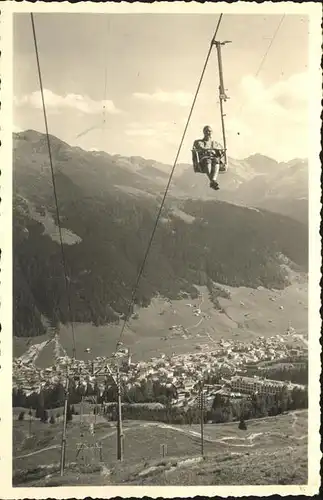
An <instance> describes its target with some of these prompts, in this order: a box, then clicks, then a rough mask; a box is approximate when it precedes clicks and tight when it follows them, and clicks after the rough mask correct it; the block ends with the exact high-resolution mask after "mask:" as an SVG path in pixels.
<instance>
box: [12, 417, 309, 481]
mask: <svg viewBox="0 0 323 500" xmlns="http://www.w3.org/2000/svg"><path fill="white" fill-rule="evenodd" d="M60 431H61V425H58V424H56V425H53V426H50V425H45V424H41V423H39V422H34V432H36V436H37V437H34V438H27V435H28V423H27V422H14V455H15V456H16V457H17V456H21V455H26V454H28V453H32V452H34V451H35V450H36V449H41V448H48V447H51V446H56V448H52V449H47V450H44V451H42V452H40V453H38V454H34V455H31V456H28V457H25V458H19V459H15V460H14V462H13V464H14V473H15V474H17V473H18V471H22V470H24V471H26V469H32V468H35V467H37V466H38V465H39V464H42V465H43V466H47V467H50V466H51V465H56V466H57V464H58V462H59V451H60V450H59V444H60V437H61V434H60ZM124 435H125V440H124V454H125V460H124V462H123V463H122V467H120V466H119V465H118V464H117V465H116V455H115V448H116V434H115V427H114V426H112V427H111V425H109V424H107V423H106V424H99V425H98V426H97V427H96V439H97V440H102V443H103V464H101V472H99V461H98V457H97V456H96V457H95V456H94V455H93V454H92V455H91V452H88V453H87V460H88V463H89V464H91V466H92V470H96V472H93V473H92V474H91V475H88V477H87V479H86V481H87V482H85V483H84V481H85V477H86V474H85V472H86V469H82V474H79V473H78V474H76V473H75V467H76V468H77V469H78V470H79V468H80V466H81V463H80V461H77V460H76V445H77V443H78V442H80V427H79V425H78V424H77V423H72V424H69V427H68V446H67V462H69V463H72V462H74V463H75V462H76V465H74V467H72V466H69V467H68V470H67V476H66V477H64V478H63V480H60V479H58V478H57V477H56V475H55V476H54V477H53V478H47V479H44V478H42V479H40V480H39V479H37V480H35V481H31V482H28V485H30V486H31V485H32V484H33V485H35V486H36V485H38V486H42V485H46V484H47V485H50V484H51V482H53V481H54V484H57V481H62V482H61V483H60V484H97V485H99V484H125V483H131V484H160V485H161V484H192V485H193V484H246V482H247V484H261V483H262V484H291V483H293V484H305V483H306V482H307V449H306V446H307V412H306V411H299V412H296V413H290V414H287V415H282V416H279V417H273V418H265V419H260V420H253V421H249V422H248V430H247V431H240V430H239V429H238V425H237V423H230V424H221V425H220V424H219V425H205V454H206V456H207V458H206V461H205V462H203V465H201V463H199V462H196V463H194V462H193V463H192V462H189V463H187V464H186V466H185V463H184V462H183V461H185V460H187V459H193V458H196V459H197V460H198V457H199V453H200V439H199V427H198V426H191V427H190V426H166V425H163V424H158V423H147V422H135V421H132V422H125V426H124ZM84 442H88V443H90V442H94V441H93V438H91V436H90V434H89V433H88V431H86V430H85V433H84ZM161 444H166V445H167V456H166V457H165V459H162V458H161V450H160V446H161ZM174 463H176V464H177V465H176V467H174V466H173V467H172V466H171V465H172V464H174ZM152 466H155V467H156V466H157V469H156V470H148V469H149V468H150V467H152ZM93 467H94V469H93ZM107 470H108V471H109V475H108V476H104V474H103V472H104V471H107ZM102 471H103V472H102ZM144 471H146V474H144V475H139V474H140V473H143V472H144ZM29 475H30V473H29ZM41 475H43V476H44V473H40V476H39V477H41ZM29 479H31V477H30V478H29ZM21 485H22V484H21Z"/></svg>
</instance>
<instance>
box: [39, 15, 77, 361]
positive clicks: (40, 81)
mask: <svg viewBox="0 0 323 500" xmlns="http://www.w3.org/2000/svg"><path fill="white" fill-rule="evenodd" d="M30 17H31V25H32V32H33V38H34V45H35V53H36V61H37V69H38V78H39V86H40V93H41V99H42V106H43V114H44V121H45V130H46V139H47V147H48V156H49V163H50V169H51V174H52V184H53V191H54V199H55V206H56V217H57V225H58V231H59V239H60V246H61V254H62V265H63V271H64V278H65V288H66V295H67V302H68V310H69V315H70V320H71V326H72V335H73V358H75V357H76V347H75V332H74V325H73V317H72V308H71V301H70V294H69V285H68V279H67V274H66V259H65V252H64V245H63V237H62V228H61V219H60V213H59V208H58V198H57V191H56V182H55V174H54V168H53V159H52V151H51V145H50V139H49V132H48V122H47V114H46V106H45V99H44V90H43V81H42V75H41V69H40V61H39V53H38V46H37V36H36V29H35V22H34V15H33V13H31V14H30Z"/></svg>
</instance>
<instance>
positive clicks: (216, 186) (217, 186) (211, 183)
mask: <svg viewBox="0 0 323 500" xmlns="http://www.w3.org/2000/svg"><path fill="white" fill-rule="evenodd" d="M210 187H211V188H212V189H215V190H216V191H217V190H218V189H220V186H219V184H218V183H217V182H216V181H211V182H210Z"/></svg>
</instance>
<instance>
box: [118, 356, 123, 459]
mask: <svg viewBox="0 0 323 500" xmlns="http://www.w3.org/2000/svg"><path fill="white" fill-rule="evenodd" d="M117 391H118V421H117V459H118V460H120V461H122V460H123V443H122V438H123V434H122V406H121V383H120V372H119V366H117Z"/></svg>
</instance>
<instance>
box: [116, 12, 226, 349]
mask: <svg viewBox="0 0 323 500" xmlns="http://www.w3.org/2000/svg"><path fill="white" fill-rule="evenodd" d="M222 16H223V14H220V16H219V20H218V23H217V26H216V29H215V33H214V36H213V39H212V42H211V44H210V48H209V50H208V53H207V56H206V59H205V63H204V66H203V70H202V73H201V76H200V80H199V83H198V86H197V89H196V92H195V96H194V99H193V102H192V105H191V109H190V112H189V115H188V118H187V121H186V125H185V128H184V132H183V135H182V138H181V141H180V144H179V148H178V151H177V154H176V157H175V160H174V164H173V167H172V170H171V173H170V176H169V179H168V182H167V186H166V189H165V192H164V196H163V199H162V202H161V204H160V207H159V210H158V214H157V217H156V222H155V225H154V227H153V230H152V233H151V236H150V240H149V243H148V246H147V250H146V253H145V256H144V259H143V262H142V265H141V267H140V270H139V273H138V276H137V280H136V284H135V286H134V289H133V292H132V296H131V302H130V306H129V309H128V312H127V315H126V317H125V320H124V323H123V326H122V329H121V333H120V336H119V340H118V342H117V348H118V344H119V343H120V340H121V338H122V335H123V332H124V329H125V327H126V324H127V322H128V319H129V315H130V313H131V307H132V306H133V303H134V299H135V294H136V292H137V290H138V285H139V281H140V278H141V275H142V273H143V270H144V267H145V264H146V261H147V257H148V254H149V251H150V248H151V245H152V242H153V239H154V236H155V232H156V229H157V225H158V221H159V218H160V215H161V212H162V210H163V206H164V203H165V200H166V196H167V193H168V189H169V186H170V184H171V181H172V178H173V174H174V171H175V168H176V165H177V161H178V158H179V155H180V152H181V149H182V145H183V142H184V139H185V136H186V132H187V129H188V125H189V122H190V120H191V116H192V113H193V110H194V107H195V103H196V99H197V96H198V93H199V90H200V87H201V84H202V81H203V77H204V73H205V70H206V67H207V64H208V62H209V58H210V55H211V52H212V48H213V44H214V41H215V38H216V36H217V33H218V30H219V27H220V24H221V20H222Z"/></svg>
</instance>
